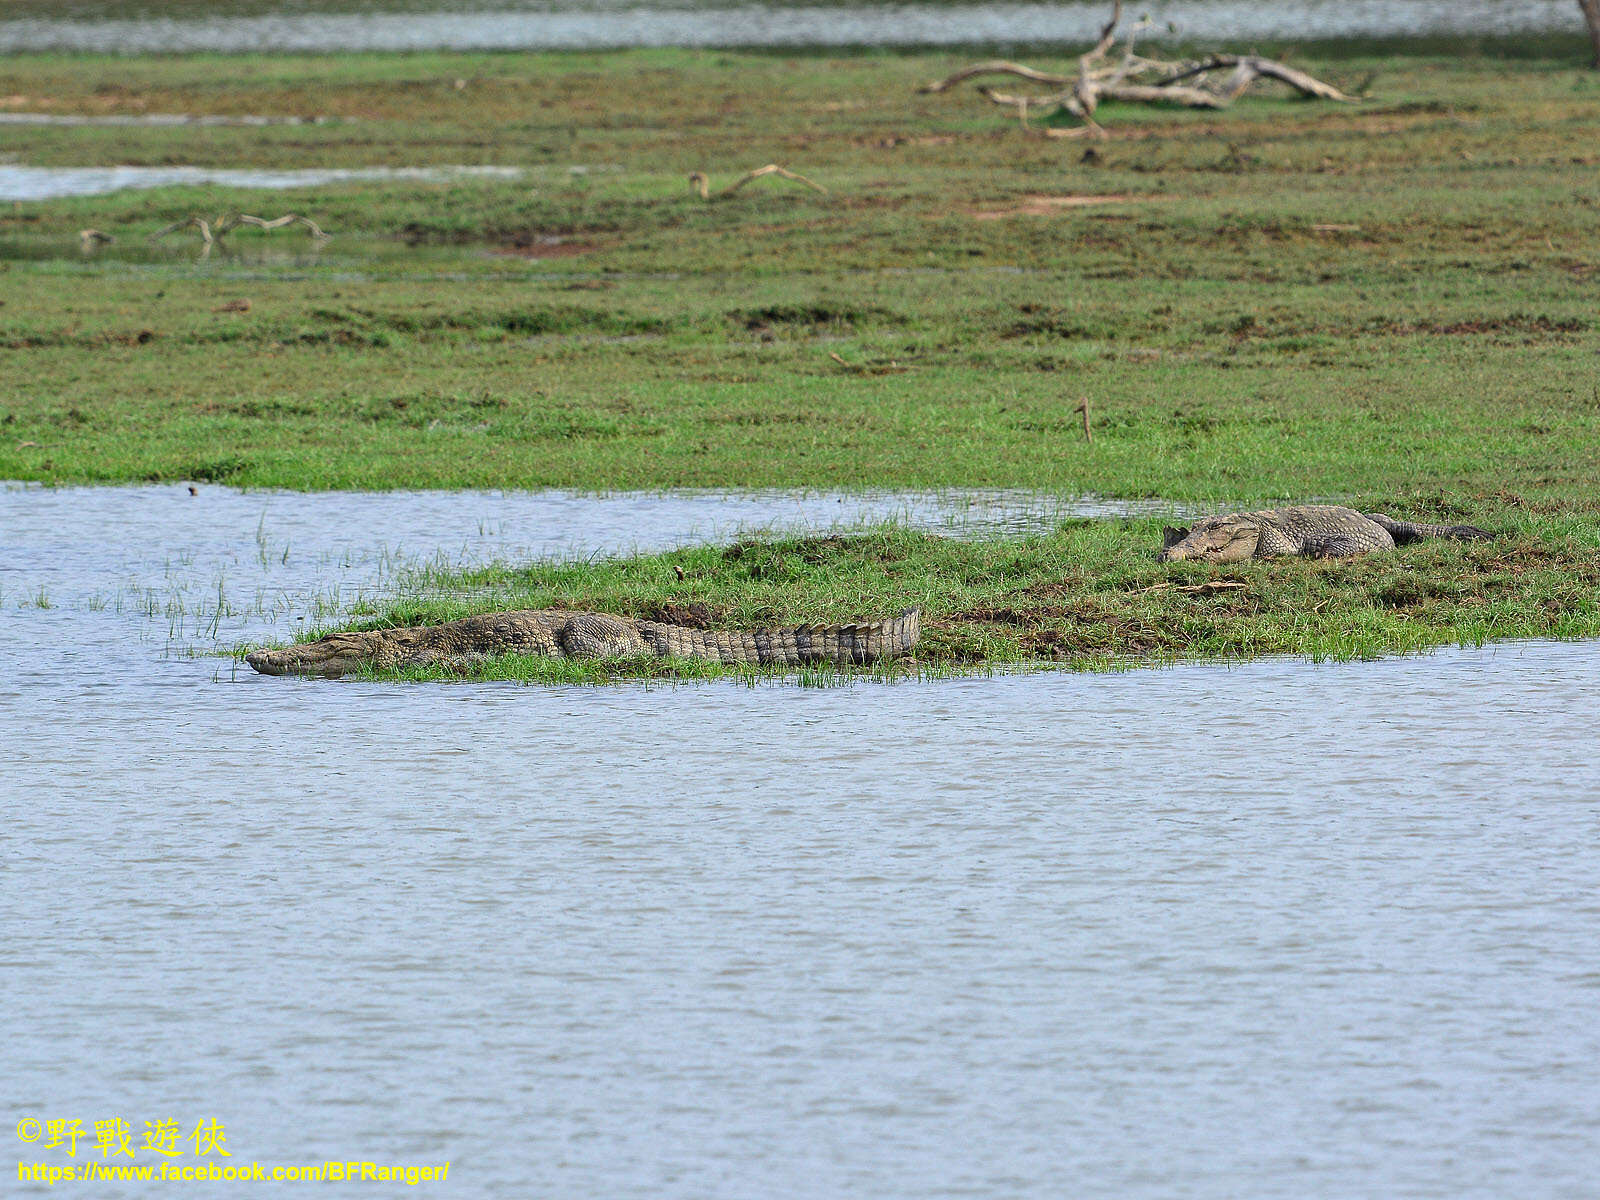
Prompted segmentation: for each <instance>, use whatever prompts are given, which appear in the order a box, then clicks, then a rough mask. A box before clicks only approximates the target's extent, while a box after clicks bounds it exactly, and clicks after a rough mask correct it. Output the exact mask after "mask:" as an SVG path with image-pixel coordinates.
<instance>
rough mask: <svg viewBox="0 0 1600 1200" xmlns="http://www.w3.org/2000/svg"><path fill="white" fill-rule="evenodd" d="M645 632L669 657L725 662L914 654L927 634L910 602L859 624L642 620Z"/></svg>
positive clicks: (794, 662) (861, 659) (788, 662)
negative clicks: (707, 625)
mask: <svg viewBox="0 0 1600 1200" xmlns="http://www.w3.org/2000/svg"><path fill="white" fill-rule="evenodd" d="M639 633H640V635H641V636H642V637H643V639H644V641H645V644H646V645H648V646H649V647H650V649H651V651H652V652H654V653H655V654H658V655H661V656H663V657H676V658H706V659H711V660H713V661H716V662H723V663H766V664H772V665H775V666H785V667H798V666H803V665H804V664H806V663H821V662H831V663H839V664H841V665H842V664H846V663H867V662H872V661H874V660H876V659H884V658H899V657H900V656H902V655H905V654H909V653H910V652H911V650H912V648H913V647H915V646H916V644H917V639H918V638H919V637H921V636H922V614H921V611H920V610H919V609H915V608H908V609H906V610H905V612H903V613H901V614H900V615H899V616H898V617H890V618H888V619H887V620H884V621H871V622H864V623H862V624H857V625H791V626H790V627H789V628H788V629H757V630H748V629H745V630H728V629H686V628H684V627H683V626H681V625H666V624H662V623H660V622H657V621H640V622H639Z"/></svg>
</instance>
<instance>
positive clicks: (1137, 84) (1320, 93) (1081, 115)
mask: <svg viewBox="0 0 1600 1200" xmlns="http://www.w3.org/2000/svg"><path fill="white" fill-rule="evenodd" d="M1595 2H1596V3H1600V0H1595ZM1121 20H1122V0H1115V3H1114V4H1113V5H1112V9H1111V19H1110V20H1109V21H1107V22H1106V23H1105V25H1104V26H1102V28H1101V30H1100V37H1099V40H1098V41H1096V42H1095V44H1094V45H1093V46H1092V47H1090V49H1089V50H1087V51H1085V52H1084V53H1083V54H1081V55H1079V56H1078V69H1077V72H1076V74H1073V75H1056V74H1051V73H1050V72H1048V71H1040V70H1036V69H1035V68H1033V67H1029V66H1025V65H1024V64H1022V63H1014V62H1008V61H1006V60H1003V59H993V60H990V61H988V62H981V63H973V64H972V65H971V66H967V67H962V68H961V70H959V71H956V72H955V73H954V74H952V75H948V76H946V77H945V78H943V79H940V80H937V81H936V82H934V83H930V84H928V85H927V86H926V87H924V88H922V89H921V90H922V91H924V92H935V93H937V92H947V91H949V90H950V89H951V88H953V87H955V86H956V85H957V84H960V83H965V82H966V81H967V80H969V79H977V78H980V77H982V76H986V75H1010V76H1014V77H1015V78H1018V79H1023V80H1026V81H1028V82H1029V83H1037V84H1042V85H1044V86H1045V87H1049V88H1054V89H1055V90H1054V91H1050V92H1042V93H1038V94H1035V95H1023V94H1015V93H1011V92H1000V91H996V90H995V89H994V88H991V87H987V86H984V87H980V88H978V92H979V94H980V95H982V96H983V97H984V98H985V99H987V100H988V101H990V102H991V103H993V104H999V105H1003V106H1006V107H1008V108H1012V109H1015V110H1016V112H1017V115H1018V117H1019V118H1020V119H1021V121H1022V124H1023V126H1024V128H1026V127H1027V126H1028V114H1029V113H1030V112H1033V111H1035V110H1041V109H1048V110H1049V111H1050V112H1052V113H1054V112H1059V111H1065V112H1067V113H1069V114H1071V115H1072V116H1074V117H1076V118H1077V119H1078V120H1079V122H1080V124H1079V125H1077V126H1076V127H1071V128H1066V129H1061V128H1053V129H1047V130H1045V132H1046V133H1047V134H1048V135H1049V136H1051V137H1083V136H1086V135H1088V136H1095V137H1103V136H1104V135H1105V130H1104V129H1103V128H1102V127H1101V126H1100V124H1099V122H1097V121H1096V120H1095V115H1094V114H1095V109H1097V108H1098V107H1099V106H1100V103H1101V102H1102V101H1104V100H1122V101H1127V102H1131V103H1137V104H1177V105H1182V106H1184V107H1186V108H1226V107H1227V106H1228V105H1229V104H1232V103H1233V101H1234V100H1236V99H1238V97H1239V96H1240V95H1242V94H1243V93H1244V92H1245V91H1246V89H1248V88H1249V87H1250V85H1251V84H1253V83H1254V82H1255V81H1256V80H1257V79H1275V80H1277V81H1278V82H1280V83H1284V84H1287V85H1288V86H1290V87H1292V88H1294V89H1295V90H1296V91H1298V92H1299V93H1300V94H1301V95H1302V96H1306V97H1308V98H1311V99H1317V100H1334V101H1340V102H1350V101H1354V100H1356V99H1357V97H1355V96H1347V95H1346V94H1345V93H1344V92H1341V91H1340V90H1339V89H1338V88H1336V87H1334V86H1333V85H1332V84H1329V83H1324V82H1323V81H1322V80H1320V79H1317V78H1315V77H1314V76H1311V75H1308V74H1306V73H1305V72H1304V71H1301V70H1297V69H1296V68H1294V67H1290V66H1287V65H1285V64H1284V63H1281V62H1277V61H1275V60H1273V59H1270V58H1262V57H1261V56H1260V55H1257V54H1213V55H1210V56H1208V57H1206V58H1204V59H1200V60H1198V61H1193V62H1168V61H1165V60H1163V59H1155V58H1146V57H1144V56H1143V55H1141V54H1139V53H1138V52H1137V50H1136V48H1135V47H1136V43H1137V40H1138V36H1139V34H1140V33H1142V32H1144V31H1145V30H1146V29H1148V28H1149V23H1148V22H1147V21H1141V22H1140V23H1139V24H1138V25H1136V26H1134V27H1133V29H1132V30H1131V31H1130V32H1129V33H1128V35H1127V37H1126V38H1125V39H1124V40H1123V46H1122V52H1121V54H1120V55H1116V56H1113V55H1112V50H1113V49H1114V48H1115V46H1116V44H1117V25H1118V24H1119V23H1120V22H1121ZM1223 70H1226V71H1227V72H1228V74H1227V75H1226V77H1224V78H1222V79H1218V80H1213V79H1212V75H1213V74H1214V73H1215V72H1218V71H1223Z"/></svg>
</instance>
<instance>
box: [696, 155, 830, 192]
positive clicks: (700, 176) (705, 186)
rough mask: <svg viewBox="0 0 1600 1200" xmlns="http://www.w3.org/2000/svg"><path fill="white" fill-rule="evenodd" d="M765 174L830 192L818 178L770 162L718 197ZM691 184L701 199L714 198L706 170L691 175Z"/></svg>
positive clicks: (751, 172) (748, 173) (730, 186)
mask: <svg viewBox="0 0 1600 1200" xmlns="http://www.w3.org/2000/svg"><path fill="white" fill-rule="evenodd" d="M764 175H777V176H780V177H781V178H783V179H792V180H794V182H796V183H800V184H804V185H805V186H806V187H808V188H810V189H811V190H812V191H814V192H821V193H822V194H823V195H824V196H826V195H827V194H828V189H827V188H825V187H823V186H822V185H821V184H820V183H818V182H817V181H816V180H814V179H807V178H806V177H805V176H804V175H798V174H796V173H795V172H793V171H791V170H789V169H788V168H787V167H780V166H779V165H778V164H777V163H768V164H767V165H766V166H764V167H757V168H756V169H755V170H753V171H746V172H745V173H744V174H743V175H741V176H739V178H738V179H736V180H734V181H733V182H732V183H730V184H729V185H728V186H727V187H725V188H723V189H722V190H721V191H720V192H718V193H716V199H718V200H720V199H722V197H724V196H731V195H733V193H734V192H737V191H738V190H739V189H740V188H742V187H743V186H744V185H745V184H747V183H749V182H750V181H751V180H752V179H760V178H761V177H762V176H764ZM689 186H690V187H692V188H694V190H695V194H696V195H698V196H699V197H700V199H702V200H710V199H712V193H711V178H710V176H708V175H707V174H706V173H705V172H704V171H696V172H694V173H693V174H692V175H690V176H689Z"/></svg>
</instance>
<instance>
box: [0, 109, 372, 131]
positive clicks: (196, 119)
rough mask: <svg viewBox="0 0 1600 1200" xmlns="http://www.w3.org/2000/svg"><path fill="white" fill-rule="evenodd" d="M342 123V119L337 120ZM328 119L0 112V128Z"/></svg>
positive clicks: (256, 125)
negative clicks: (15, 126) (5, 126)
mask: <svg viewBox="0 0 1600 1200" xmlns="http://www.w3.org/2000/svg"><path fill="white" fill-rule="evenodd" d="M339 120H340V122H341V123H343V121H344V118H340V119H339ZM333 123H334V118H331V117H261V116H250V115H242V116H220V115H211V114H195V113H110V114H107V115H102V116H83V115H81V114H77V113H43V112H0V125H60V126H66V127H68V128H93V127H95V126H102V127H107V126H109V127H119V126H125V127H133V128H137V127H140V126H144V127H149V128H157V129H165V128H171V127H173V126H183V125H196V126H200V127H202V128H218V127H226V126H243V127H246V128H251V129H260V128H265V127H267V126H269V125H331V124H333Z"/></svg>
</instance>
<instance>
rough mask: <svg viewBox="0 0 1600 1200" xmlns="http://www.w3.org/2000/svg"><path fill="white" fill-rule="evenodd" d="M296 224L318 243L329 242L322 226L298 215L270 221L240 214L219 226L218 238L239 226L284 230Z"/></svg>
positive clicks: (294, 214) (289, 215)
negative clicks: (287, 226)
mask: <svg viewBox="0 0 1600 1200" xmlns="http://www.w3.org/2000/svg"><path fill="white" fill-rule="evenodd" d="M296 223H298V224H301V225H304V226H305V227H306V232H307V233H309V234H310V235H311V236H312V237H314V238H316V239H317V240H318V241H322V242H325V241H327V240H329V239H328V235H327V234H326V233H323V232H322V227H321V226H320V225H318V224H317V223H316V222H315V221H313V220H312V219H311V218H310V217H302V216H300V215H299V214H298V213H284V214H283V216H281V217H275V218H273V219H272V220H270V221H268V220H264V219H263V218H261V217H252V216H251V215H250V214H249V213H239V214H238V215H237V216H234V217H230V218H228V220H226V221H222V222H220V223H219V224H218V225H217V236H218V237H221V236H222V235H223V234H224V233H226V232H228V230H230V229H233V228H235V227H237V226H239V225H254V226H255V227H256V228H257V229H282V228H283V227H284V226H285V225H294V224H296Z"/></svg>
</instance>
